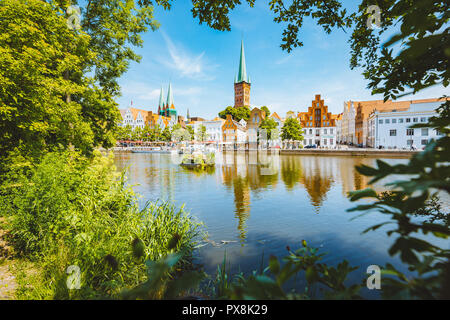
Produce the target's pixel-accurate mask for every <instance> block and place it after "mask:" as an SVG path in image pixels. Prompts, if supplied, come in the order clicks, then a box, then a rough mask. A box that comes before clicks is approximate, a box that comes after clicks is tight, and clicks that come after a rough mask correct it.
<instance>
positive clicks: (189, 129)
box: [186, 126, 195, 140]
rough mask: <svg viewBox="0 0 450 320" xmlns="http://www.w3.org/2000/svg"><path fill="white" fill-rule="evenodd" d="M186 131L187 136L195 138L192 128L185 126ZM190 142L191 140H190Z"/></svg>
mask: <svg viewBox="0 0 450 320" xmlns="http://www.w3.org/2000/svg"><path fill="white" fill-rule="evenodd" d="M186 130H187V131H188V132H189V134H190V135H191V137H194V136H195V133H194V128H193V127H192V126H186ZM191 140H192V139H191Z"/></svg>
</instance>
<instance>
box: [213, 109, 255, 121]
mask: <svg viewBox="0 0 450 320" xmlns="http://www.w3.org/2000/svg"><path fill="white" fill-rule="evenodd" d="M227 114H231V117H232V118H233V119H234V120H236V121H241V119H244V120H245V121H248V119H249V118H250V108H249V107H248V106H243V107H237V108H234V107H231V106H228V107H226V109H225V110H222V111H220V112H219V117H220V118H222V119H226V118H227Z"/></svg>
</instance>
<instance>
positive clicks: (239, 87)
mask: <svg viewBox="0 0 450 320" xmlns="http://www.w3.org/2000/svg"><path fill="white" fill-rule="evenodd" d="M250 88H251V83H250V77H248V76H247V67H246V65H245V53H244V40H242V42H241V56H240V60H239V70H238V74H237V76H236V78H235V80H234V107H235V108H236V107H243V106H250Z"/></svg>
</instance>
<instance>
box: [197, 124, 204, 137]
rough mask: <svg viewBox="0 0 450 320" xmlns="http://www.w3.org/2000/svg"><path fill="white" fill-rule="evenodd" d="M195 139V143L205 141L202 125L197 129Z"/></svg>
mask: <svg viewBox="0 0 450 320" xmlns="http://www.w3.org/2000/svg"><path fill="white" fill-rule="evenodd" d="M196 138H197V141H205V140H206V127H205V126H204V125H200V126H199V127H198V129H197V134H196Z"/></svg>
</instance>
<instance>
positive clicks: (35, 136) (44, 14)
mask: <svg viewBox="0 0 450 320" xmlns="http://www.w3.org/2000/svg"><path fill="white" fill-rule="evenodd" d="M138 2H139V3H137V4H136V3H135V1H125V0H112V1H105V0H101V1H85V2H83V6H82V8H81V11H82V14H83V15H82V24H81V26H82V28H81V30H70V29H69V28H68V26H67V15H66V13H65V12H66V9H67V7H68V6H69V5H70V4H77V1H72V3H71V2H70V1H64V0H60V1H53V0H51V1H50V0H49V1H39V0H30V1H16V0H4V1H1V3H0V34H1V36H0V66H1V68H0V88H1V89H0V106H1V108H0V155H1V157H3V156H5V155H7V154H8V153H9V152H11V151H12V150H14V149H17V148H19V149H20V150H21V152H22V153H24V154H26V155H27V156H32V157H34V158H37V157H39V155H40V154H42V152H45V151H48V150H51V149H54V148H55V147H57V146H59V145H62V146H66V147H67V146H69V145H71V146H73V147H75V148H76V149H79V150H81V151H82V152H83V153H85V154H90V153H91V152H92V150H93V148H94V147H95V146H99V145H101V146H104V147H110V146H112V145H113V143H114V132H115V128H116V126H117V121H118V119H119V118H120V114H119V112H118V110H117V104H116V103H115V101H114V98H115V97H116V96H117V95H118V94H119V93H120V88H119V86H118V83H117V79H118V78H119V77H120V76H121V75H122V74H123V73H124V72H126V71H127V69H128V65H129V61H139V59H140V57H139V56H138V55H136V54H135V53H134V52H133V50H132V48H131V47H132V46H141V45H142V39H141V38H140V34H141V33H142V32H145V31H147V30H148V27H150V28H151V29H153V30H154V29H155V28H156V27H157V24H156V23H155V22H153V20H152V7H151V6H148V5H145V4H143V3H141V1H138ZM24 70H26V72H24ZM1 162H3V161H1ZM0 169H1V168H0Z"/></svg>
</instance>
